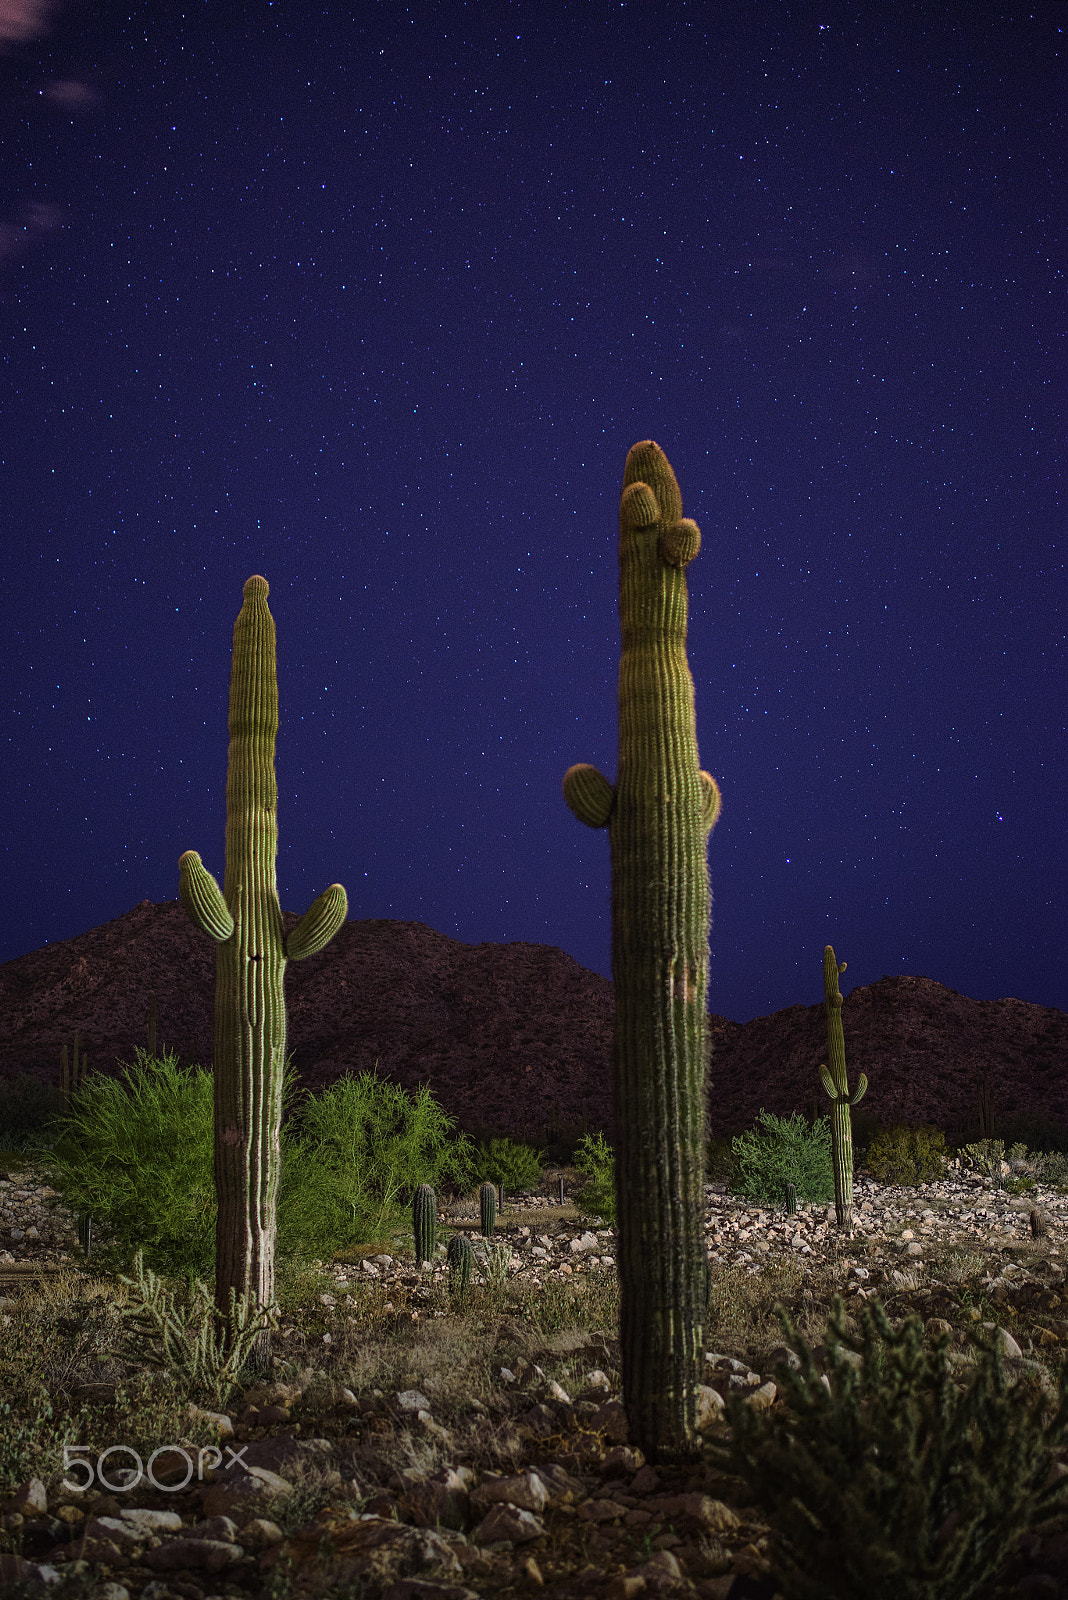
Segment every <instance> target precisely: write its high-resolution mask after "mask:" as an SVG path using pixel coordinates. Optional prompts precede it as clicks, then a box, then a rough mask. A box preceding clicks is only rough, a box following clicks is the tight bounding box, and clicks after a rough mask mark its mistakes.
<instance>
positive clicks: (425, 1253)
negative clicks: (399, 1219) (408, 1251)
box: [412, 1183, 438, 1267]
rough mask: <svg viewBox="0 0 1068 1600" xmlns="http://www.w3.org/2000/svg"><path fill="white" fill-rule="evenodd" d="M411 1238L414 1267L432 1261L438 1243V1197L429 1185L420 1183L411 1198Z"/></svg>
mask: <svg viewBox="0 0 1068 1600" xmlns="http://www.w3.org/2000/svg"><path fill="white" fill-rule="evenodd" d="M412 1236H413V1238H414V1239H415V1264H416V1266H417V1267H418V1266H422V1264H423V1262H424V1261H432V1260H433V1259H434V1250H435V1248H436V1247H437V1242H438V1197H437V1195H436V1194H435V1193H434V1191H433V1189H432V1188H431V1187H430V1185H429V1183H421V1184H420V1185H419V1187H418V1189H416V1191H415V1193H414V1195H413V1196H412Z"/></svg>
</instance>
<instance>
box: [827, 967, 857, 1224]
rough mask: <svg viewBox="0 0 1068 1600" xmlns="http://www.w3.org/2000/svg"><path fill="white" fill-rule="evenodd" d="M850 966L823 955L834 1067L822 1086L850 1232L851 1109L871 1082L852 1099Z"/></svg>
mask: <svg viewBox="0 0 1068 1600" xmlns="http://www.w3.org/2000/svg"><path fill="white" fill-rule="evenodd" d="M845 969H846V963H845V962H844V961H843V962H842V965H841V966H839V965H838V963H837V961H836V960H835V958H834V950H833V949H832V947H831V946H830V945H827V946H826V948H825V949H824V952H823V989H824V993H825V995H826V998H827V1055H828V1058H829V1060H830V1063H831V1068H830V1071H829V1072H828V1070H827V1067H826V1066H825V1065H821V1067H820V1082H821V1083H822V1084H823V1087H824V1088H825V1089H826V1091H827V1093H828V1094H829V1095H830V1097H831V1103H832V1106H833V1110H832V1112H831V1154H832V1156H833V1158H834V1214H835V1217H836V1218H837V1220H838V1226H839V1227H840V1228H845V1229H846V1231H847V1232H850V1231H852V1227H853V1129H852V1126H851V1124H850V1121H849V1108H850V1106H855V1105H856V1104H857V1102H858V1101H859V1100H862V1099H863V1097H864V1091H865V1089H866V1088H867V1087H868V1080H867V1078H866V1077H865V1076H864V1074H863V1072H862V1073H861V1075H860V1077H859V1078H858V1079H857V1087H856V1089H855V1090H854V1091H853V1093H852V1095H851V1094H850V1093H849V1085H848V1083H847V1082H846V1060H845V1035H844V1034H843V1032H842V991H841V989H840V988H839V987H838V974H839V973H840V972H844V971H845Z"/></svg>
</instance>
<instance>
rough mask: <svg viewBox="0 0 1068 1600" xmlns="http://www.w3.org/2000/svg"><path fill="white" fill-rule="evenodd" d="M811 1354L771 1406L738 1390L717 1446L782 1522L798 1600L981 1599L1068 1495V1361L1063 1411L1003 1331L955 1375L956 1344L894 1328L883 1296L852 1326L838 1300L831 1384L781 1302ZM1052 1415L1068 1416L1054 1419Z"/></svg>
mask: <svg viewBox="0 0 1068 1600" xmlns="http://www.w3.org/2000/svg"><path fill="white" fill-rule="evenodd" d="M776 1311H777V1314H778V1316H779V1320H780V1322H781V1324H782V1327H783V1330H784V1333H785V1335H786V1340H787V1343H788V1344H789V1345H790V1346H791V1347H792V1348H793V1350H794V1351H795V1352H796V1353H797V1355H798V1357H799V1358H800V1367H799V1369H798V1370H797V1371H796V1372H791V1371H790V1370H789V1369H788V1368H787V1367H786V1366H785V1365H784V1366H783V1367H782V1368H781V1369H780V1371H779V1374H778V1382H779V1386H780V1391H781V1395H782V1399H783V1402H784V1404H783V1405H782V1406H781V1407H780V1406H778V1405H776V1406H774V1407H772V1408H771V1409H770V1410H766V1411H756V1410H754V1409H753V1407H751V1406H747V1405H746V1404H745V1403H744V1401H743V1400H742V1399H741V1397H740V1396H735V1395H731V1396H728V1398H727V1420H728V1421H729V1423H730V1425H731V1428H732V1430H733V1435H732V1439H731V1443H730V1444H729V1445H728V1446H720V1445H712V1446H710V1453H711V1454H712V1455H713V1456H714V1457H716V1458H717V1459H718V1460H720V1461H721V1462H722V1463H724V1464H728V1463H729V1470H730V1471H733V1472H738V1473H740V1474H742V1475H743V1476H744V1477H745V1478H746V1479H747V1480H748V1483H749V1486H750V1489H751V1491H752V1493H753V1494H754V1496H755V1497H756V1499H757V1500H758V1501H759V1503H760V1504H761V1506H762V1507H763V1508H764V1510H765V1511H766V1513H767V1515H768V1518H769V1522H770V1525H771V1544H770V1548H769V1560H770V1561H771V1563H772V1567H773V1571H774V1573H775V1576H776V1579H777V1581H778V1585H779V1587H780V1588H782V1589H783V1590H785V1591H786V1592H787V1593H789V1595H790V1596H791V1600H854V1597H855V1596H857V1595H863V1596H864V1597H865V1600H980V1596H983V1597H985V1596H988V1595H990V1594H991V1593H993V1592H995V1591H994V1589H993V1588H992V1585H993V1584H995V1583H996V1581H997V1580H998V1578H999V1576H1000V1575H1001V1574H1002V1572H1003V1570H1004V1567H1005V1565H1006V1562H1007V1561H1008V1559H1009V1557H1010V1555H1011V1553H1012V1550H1013V1546H1014V1543H1015V1541H1016V1539H1017V1538H1018V1536H1019V1535H1020V1534H1021V1533H1023V1532H1024V1531H1025V1530H1026V1529H1028V1528H1031V1527H1033V1526H1034V1525H1035V1523H1037V1522H1039V1521H1041V1520H1042V1519H1044V1518H1046V1517H1048V1516H1050V1515H1052V1514H1053V1513H1054V1512H1055V1511H1056V1510H1057V1509H1058V1507H1062V1506H1063V1505H1064V1502H1065V1500H1066V1498H1068V1489H1066V1484H1065V1481H1063V1480H1055V1481H1052V1482H1051V1481H1050V1469H1051V1467H1052V1466H1053V1463H1054V1459H1055V1452H1056V1451H1057V1450H1058V1449H1059V1448H1062V1447H1063V1445H1064V1444H1065V1443H1066V1442H1068V1366H1062V1367H1061V1370H1060V1381H1059V1395H1058V1398H1057V1402H1056V1406H1055V1409H1054V1408H1053V1406H1052V1403H1051V1402H1050V1400H1049V1399H1048V1398H1047V1397H1046V1396H1045V1395H1043V1394H1042V1393H1038V1394H1026V1393H1024V1392H1023V1391H1022V1387H1021V1385H1020V1384H1019V1383H1017V1384H1014V1385H1010V1384H1009V1382H1008V1381H1007V1379H1006V1375H1005V1370H1004V1363H1003V1359H1002V1356H1001V1352H1000V1348H999V1346H998V1344H997V1343H996V1340H995V1341H990V1340H987V1339H985V1338H983V1339H982V1340H981V1339H980V1338H979V1337H978V1336H975V1345H976V1347H977V1350H978V1352H979V1360H978V1362H977V1365H976V1366H975V1367H974V1368H972V1369H971V1372H970V1375H969V1376H968V1377H967V1378H961V1377H960V1376H959V1375H955V1373H954V1369H953V1368H952V1367H951V1366H950V1365H949V1363H948V1361H947V1359H946V1354H945V1345H946V1341H945V1340H944V1339H943V1340H940V1341H939V1342H938V1343H937V1344H936V1345H934V1346H933V1347H925V1345H924V1335H923V1326H922V1323H921V1322H920V1321H919V1319H918V1318H916V1317H910V1318H909V1319H908V1321H907V1322H905V1323H904V1324H903V1325H902V1326H901V1327H900V1328H899V1329H896V1330H895V1328H894V1327H893V1326H892V1324H891V1323H890V1321H889V1319H888V1318H887V1316H886V1314H885V1312H884V1311H883V1309H882V1307H881V1306H880V1305H879V1303H878V1301H873V1302H872V1303H871V1304H870V1306H867V1307H865V1308H864V1310H863V1312H862V1313H861V1332H860V1334H859V1336H857V1337H855V1338H854V1337H850V1336H849V1335H848V1334H847V1331H846V1319H845V1315H844V1310H843V1303H842V1301H841V1299H840V1298H836V1300H835V1303H834V1309H833V1311H832V1314H831V1317H830V1320H829V1323H828V1329H827V1334H826V1345H827V1350H828V1357H827V1367H828V1378H829V1381H830V1388H829V1389H828V1388H826V1387H825V1386H824V1384H823V1383H822V1381H821V1378H820V1372H819V1369H818V1367H817V1365H816V1362H815V1360H814V1357H813V1354H812V1351H811V1350H810V1349H809V1347H808V1345H807V1344H806V1343H805V1341H804V1339H803V1338H801V1337H800V1336H799V1335H798V1334H797V1333H796V1332H795V1330H794V1328H793V1325H792V1324H791V1322H790V1319H789V1317H788V1316H787V1314H786V1312H785V1311H784V1310H783V1308H782V1307H781V1306H777V1307H776ZM1051 1410H1052V1412H1053V1414H1052V1415H1050V1411H1051Z"/></svg>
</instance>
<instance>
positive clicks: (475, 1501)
mask: <svg viewBox="0 0 1068 1600" xmlns="http://www.w3.org/2000/svg"><path fill="white" fill-rule="evenodd" d="M500 1502H504V1503H506V1504H508V1505H512V1506H517V1507H518V1508H519V1509H520V1510H521V1511H532V1512H533V1513H534V1514H535V1515H538V1514H539V1513H540V1512H542V1511H544V1510H545V1507H546V1506H547V1505H548V1503H549V1491H548V1489H547V1488H546V1486H545V1481H544V1479H543V1478H542V1477H541V1476H540V1475H539V1474H538V1473H537V1472H521V1473H519V1474H518V1475H516V1476H515V1477H510V1478H486V1479H484V1480H483V1482H482V1483H480V1484H479V1486H478V1488H477V1489H473V1490H472V1491H471V1504H472V1506H473V1507H474V1508H475V1510H476V1511H483V1510H485V1509H486V1507H487V1506H490V1505H493V1504H497V1503H500Z"/></svg>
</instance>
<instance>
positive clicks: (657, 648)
mask: <svg viewBox="0 0 1068 1600" xmlns="http://www.w3.org/2000/svg"><path fill="white" fill-rule="evenodd" d="M700 543H701V535H700V533H699V531H698V528H697V525H696V523H694V522H692V521H690V519H689V518H684V517H683V516H682V496H681V495H680V493H679V486H678V483H677V482H676V480H675V474H674V473H673V472H672V470H671V467H670V465H669V463H668V461H667V458H666V457H665V456H664V454H663V452H662V451H661V449H660V447H659V446H658V445H656V444H654V443H653V441H652V440H646V441H645V442H644V443H641V444H636V445H634V447H633V448H632V449H631V450H630V452H629V453H628V455H627V463H626V468H625V470H624V473H623V492H622V497H621V499H620V504H619V610H620V623H621V629H622V652H621V656H620V663H619V768H618V771H617V774H616V781H615V783H614V784H612V783H610V782H609V781H608V779H607V778H605V777H604V776H603V775H602V774H601V773H600V772H598V771H597V769H596V768H595V767H591V766H586V765H580V766H575V767H572V768H570V770H569V771H568V772H567V774H566V776H565V777H564V799H565V800H566V801H567V804H568V805H569V806H570V808H571V810H572V811H573V812H574V813H575V815H576V816H577V817H578V818H579V820H580V821H581V822H585V823H586V824H587V825H588V826H590V827H595V828H596V827H607V828H608V833H609V841H610V845H611V857H612V978H613V982H614V985H615V999H616V1016H615V1034H614V1042H613V1059H614V1077H615V1113H616V1117H615V1120H616V1138H617V1152H618V1153H617V1157H616V1201H617V1216H618V1226H619V1250H618V1262H619V1278H620V1296H621V1318H620V1332H621V1342H622V1361H623V1399H624V1404H625V1406H626V1411H627V1421H628V1424H629V1438H630V1442H631V1444H633V1445H637V1446H638V1447H639V1448H640V1449H642V1450H643V1451H644V1452H645V1454H646V1456H647V1457H649V1459H650V1460H652V1461H658V1460H659V1461H664V1460H672V1459H680V1460H681V1459H686V1458H689V1457H693V1456H695V1455H696V1454H697V1452H698V1437H697V1431H696V1425H697V1385H698V1383H699V1381H700V1379H701V1372H702V1369H701V1362H702V1330H703V1324H704V1315H705V1310H706V1307H707V1302H708V1278H707V1273H708V1260H707V1255H706V1251H705V1243H704V1165H705V1070H706V1069H705V1037H706V1029H707V1024H706V1017H705V992H706V988H707V984H708V928H709V916H710V908H711V898H710V894H709V886H708V867H707V859H706V857H707V841H708V834H709V830H710V829H711V828H712V826H713V825H714V823H715V821H716V819H717V817H718V815H719V809H720V795H719V790H718V788H717V787H716V784H715V782H714V780H713V779H712V778H711V777H709V775H708V773H707V772H702V771H701V769H700V762H699V760H698V754H697V734H696V723H695V717H694V695H693V679H692V678H691V676H690V669H689V664H688V662H687V658H686V624H687V611H688V599H687V589H686V567H687V565H688V563H689V562H690V561H692V560H693V558H694V556H696V554H697V552H698V550H699V548H700Z"/></svg>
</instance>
